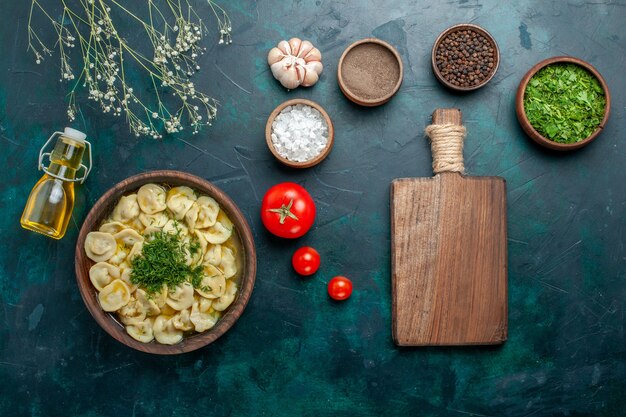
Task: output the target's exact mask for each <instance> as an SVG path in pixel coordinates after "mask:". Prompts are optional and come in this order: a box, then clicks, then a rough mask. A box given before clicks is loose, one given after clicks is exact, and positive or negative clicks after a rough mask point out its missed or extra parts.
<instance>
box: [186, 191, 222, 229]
mask: <svg viewBox="0 0 626 417" xmlns="http://www.w3.org/2000/svg"><path fill="white" fill-rule="evenodd" d="M219 212H220V205H219V204H218V203H217V201H215V200H214V199H212V198H211V197H209V196H206V195H203V196H202V197H200V198H198V199H197V200H196V201H195V203H193V205H192V206H191V208H190V209H189V211H188V212H187V213H186V214H185V220H186V221H187V225H188V226H189V228H190V229H191V230H194V229H205V228H207V227H211V226H213V225H214V224H215V222H216V221H217V215H218V214H219Z"/></svg>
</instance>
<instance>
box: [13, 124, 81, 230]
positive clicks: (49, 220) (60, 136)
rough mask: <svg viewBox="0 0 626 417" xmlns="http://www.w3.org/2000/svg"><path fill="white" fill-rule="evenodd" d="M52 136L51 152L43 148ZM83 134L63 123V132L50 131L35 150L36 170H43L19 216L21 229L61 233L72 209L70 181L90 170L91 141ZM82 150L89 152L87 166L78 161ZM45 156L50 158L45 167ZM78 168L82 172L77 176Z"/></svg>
mask: <svg viewBox="0 0 626 417" xmlns="http://www.w3.org/2000/svg"><path fill="white" fill-rule="evenodd" d="M55 137H57V141H56V144H55V145H54V149H53V150H52V152H44V151H45V149H46V147H47V146H48V145H49V144H50V143H51V142H52V140H53V139H54V138H55ZM86 137H87V135H85V134H84V133H82V132H80V131H78V130H75V129H72V128H69V127H66V128H65V130H64V131H63V132H55V133H53V134H52V136H50V138H49V139H48V141H47V142H46V143H45V144H44V145H43V147H42V148H41V150H40V152H39V170H43V171H44V175H43V176H42V177H41V179H40V180H39V181H38V182H37V184H35V186H34V187H33V189H32V191H31V192H30V196H29V197H28V201H27V202H26V207H25V208H24V213H23V214H22V219H21V224H22V227H23V228H24V229H28V230H32V231H34V232H37V233H41V234H43V235H46V236H49V237H51V238H53V239H61V238H62V237H63V236H64V235H65V231H66V230H67V225H68V223H69V221H70V218H71V217H72V210H73V209H74V184H75V183H76V182H79V181H80V182H81V183H82V182H84V181H85V179H86V178H87V176H88V175H89V171H91V144H90V143H89V142H87V141H86V140H85V139H86ZM85 150H87V152H88V155H89V166H85V165H84V164H83V163H82V160H83V154H84V153H85ZM45 157H48V159H49V160H50V164H49V165H48V166H47V167H46V166H45V165H44V158H45ZM81 169H82V176H78V177H77V174H78V173H79V171H80V170H81Z"/></svg>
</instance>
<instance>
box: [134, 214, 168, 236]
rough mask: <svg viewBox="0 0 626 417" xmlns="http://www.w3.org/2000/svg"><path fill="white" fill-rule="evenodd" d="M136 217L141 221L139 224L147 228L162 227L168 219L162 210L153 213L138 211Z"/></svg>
mask: <svg viewBox="0 0 626 417" xmlns="http://www.w3.org/2000/svg"><path fill="white" fill-rule="evenodd" d="M138 219H139V221H140V222H141V224H143V225H144V226H145V227H146V228H149V227H158V228H162V227H163V226H165V223H167V221H168V220H169V217H167V214H165V213H163V212H161V213H155V214H146V213H140V214H139V217H138ZM144 234H146V231H145V230H144Z"/></svg>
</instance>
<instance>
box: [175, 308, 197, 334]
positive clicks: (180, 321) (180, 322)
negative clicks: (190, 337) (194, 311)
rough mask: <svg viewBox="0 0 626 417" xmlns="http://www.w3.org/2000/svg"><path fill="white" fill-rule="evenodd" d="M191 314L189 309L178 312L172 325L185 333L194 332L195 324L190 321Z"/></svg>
mask: <svg viewBox="0 0 626 417" xmlns="http://www.w3.org/2000/svg"><path fill="white" fill-rule="evenodd" d="M190 314H191V313H190V311H189V309H186V310H183V311H180V312H178V313H177V314H176V315H175V316H174V317H172V325H173V326H174V327H175V328H177V329H178V330H182V331H183V332H188V331H189V330H193V323H192V322H191V320H190V319H189V315H190Z"/></svg>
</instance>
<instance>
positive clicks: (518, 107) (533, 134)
mask: <svg viewBox="0 0 626 417" xmlns="http://www.w3.org/2000/svg"><path fill="white" fill-rule="evenodd" d="M556 63H568V64H576V65H578V66H581V67H583V68H584V69H586V70H587V71H589V72H590V73H591V74H593V76H594V77H596V78H597V80H598V81H599V82H600V85H601V86H602V89H603V90H604V96H605V97H606V106H605V108H604V118H603V119H602V121H601V122H600V124H599V125H598V128H597V129H596V130H595V131H594V132H593V133H592V134H591V135H589V137H588V138H586V139H583V140H581V141H580V142H574V143H559V142H555V141H553V140H550V139H548V138H546V137H544V136H543V135H541V134H540V133H539V132H537V131H536V130H535V128H534V127H533V126H532V125H531V124H530V122H529V121H528V118H527V117H526V112H525V111H524V94H525V93H526V87H527V86H528V82H529V81H530V79H531V78H532V77H533V75H535V74H536V73H537V72H538V71H539V70H540V69H542V68H544V67H546V66H548V65H551V64H556ZM515 112H516V113H517V120H519V123H520V125H521V126H522V129H523V130H524V132H526V134H527V135H528V136H530V138H531V139H532V140H534V141H535V142H537V143H538V144H539V145H541V146H544V147H546V148H549V149H554V150H556V151H573V150H574V149H580V148H582V147H583V146H587V145H588V144H590V143H591V142H592V141H593V140H594V139H595V138H597V137H598V135H599V134H600V132H602V130H603V129H604V126H605V125H606V122H607V121H608V120H609V113H610V112H611V94H610V93H609V86H608V85H607V84H606V81H604V78H602V75H600V73H599V72H598V71H597V70H596V69H595V68H594V67H593V66H592V65H591V64H589V63H588V62H585V61H583V60H582V59H578V58H574V57H571V56H556V57H553V58H548V59H544V60H543V61H541V62H539V63H538V64H537V65H535V66H534V67H532V68H531V69H530V70H529V71H528V72H527V73H526V75H524V77H523V78H522V80H521V81H520V83H519V87H518V88H517V95H516V97H515Z"/></svg>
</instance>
